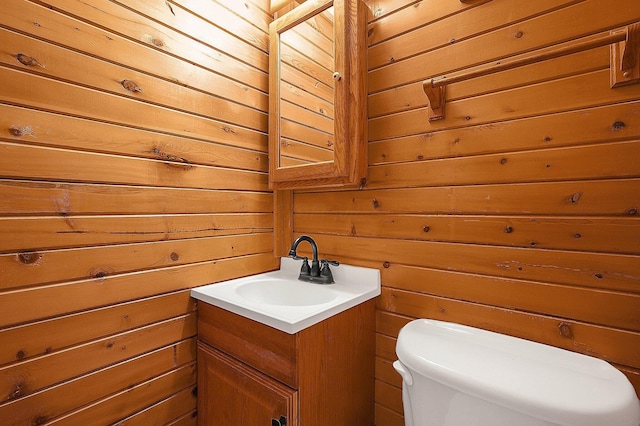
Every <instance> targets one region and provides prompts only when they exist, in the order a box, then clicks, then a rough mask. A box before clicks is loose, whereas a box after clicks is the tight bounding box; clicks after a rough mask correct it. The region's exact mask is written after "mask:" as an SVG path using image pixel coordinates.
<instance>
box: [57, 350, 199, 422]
mask: <svg viewBox="0 0 640 426" xmlns="http://www.w3.org/2000/svg"><path fill="white" fill-rule="evenodd" d="M195 385H196V364H195V363H193V364H191V365H187V366H184V367H179V368H177V369H175V370H174V371H171V372H168V373H165V374H163V375H161V376H158V377H155V378H153V379H151V380H149V381H147V382H145V383H141V384H138V385H136V386H135V387H132V388H130V389H126V390H123V391H121V392H120V393H118V394H116V395H113V396H111V397H109V398H108V399H105V400H102V401H99V402H98V403H96V404H93V405H90V406H88V407H84V408H81V409H79V410H77V411H75V412H73V413H71V414H69V415H66V416H65V417H62V418H59V419H55V420H53V421H52V422H51V424H54V425H70V426H72V425H78V424H86V425H89V424H92V423H93V422H94V421H95V419H100V422H107V423H113V422H117V421H118V420H120V419H121V418H122V417H128V416H130V415H132V414H133V413H135V412H137V411H139V410H141V409H143V408H145V407H148V406H149V405H152V404H155V403H157V402H158V401H159V400H161V399H163V398H164V397H165V396H166V395H170V394H173V393H176V392H178V391H180V390H182V389H185V388H189V389H190V390H191V389H193V388H194V387H195Z"/></svg>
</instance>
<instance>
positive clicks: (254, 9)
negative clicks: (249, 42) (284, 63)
mask: <svg viewBox="0 0 640 426" xmlns="http://www.w3.org/2000/svg"><path fill="white" fill-rule="evenodd" d="M189 1H190V2H191V3H189ZM177 2H179V3H180V4H182V5H183V6H185V7H188V8H189V9H191V10H192V11H196V9H195V7H196V6H197V5H195V4H194V3H198V4H201V3H200V2H198V1H197V0H177ZM216 3H218V4H220V5H222V6H224V7H225V8H227V9H228V10H230V11H232V12H234V13H235V14H236V15H238V16H242V17H244V18H245V20H246V21H247V22H249V23H250V24H251V25H254V26H255V27H257V28H259V29H261V30H262V31H264V33H265V34H267V33H268V32H269V24H270V23H271V22H273V16H272V15H271V13H270V12H267V10H268V9H269V6H268V4H267V2H266V0H261V1H257V2H251V1H245V2H242V3H240V2H238V1H237V0H216ZM210 8H211V7H208V8H207V10H209V9H210ZM198 11H199V14H200V15H201V16H206V17H207V18H208V19H209V20H210V21H212V22H214V20H213V18H212V17H209V16H208V15H206V14H205V13H204V11H202V12H201V11H200V9H198ZM216 15H217V14H216ZM223 22H226V21H224V20H223ZM214 23H215V24H217V22H214ZM222 26H223V25H222Z"/></svg>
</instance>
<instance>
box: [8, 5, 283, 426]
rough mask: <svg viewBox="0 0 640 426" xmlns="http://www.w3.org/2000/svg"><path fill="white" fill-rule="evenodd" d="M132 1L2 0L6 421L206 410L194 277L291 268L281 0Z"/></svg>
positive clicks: (175, 416) (172, 418) (159, 420)
mask: <svg viewBox="0 0 640 426" xmlns="http://www.w3.org/2000/svg"><path fill="white" fill-rule="evenodd" d="M134 3H135V4H133V3H131V2H124V1H123V2H120V1H113V2H107V3H105V2H100V1H93V0H90V1H88V2H86V1H85V2H80V1H72V2H69V1H58V0H51V1H48V0H46V1H38V0H9V1H7V2H5V3H3V13H2V15H1V16H0V198H1V199H2V203H0V419H2V420H1V421H0V422H1V423H2V424H8V425H24V424H43V423H47V424H60V425H62V424H69V425H77V424H86V425H90V424H96V425H97V424H127V425H136V424H140V425H142V424H144V425H148V424H175V425H195V423H196V416H197V414H196V371H195V370H196V363H195V361H196V351H195V336H196V303H195V301H194V300H193V299H191V297H190V295H189V293H190V289H191V288H192V287H194V286H199V285H205V284H210V283H215V282H218V281H222V280H226V279H231V278H236V277H240V276H245V275H249V274H255V273H260V272H265V271H268V270H273V269H275V268H276V267H277V260H276V259H275V258H274V256H273V194H272V193H271V192H270V191H269V190H268V186H267V175H266V172H267V161H268V159H267V152H266V151H267V98H268V94H267V87H268V75H267V71H268V70H267V69H268V53H267V41H268V33H267V29H268V24H269V22H270V21H271V20H272V18H271V16H270V15H269V14H268V13H266V12H265V11H264V10H266V8H267V4H266V1H264V0H256V1H253V2H245V3H243V4H240V3H238V2H234V1H229V0H220V1H217V2H215V1H214V2H208V3H207V4H206V5H205V4H204V3H202V2H199V1H192V0H172V1H170V2H165V1H154V0H142V1H139V2H134ZM262 3H264V4H262Z"/></svg>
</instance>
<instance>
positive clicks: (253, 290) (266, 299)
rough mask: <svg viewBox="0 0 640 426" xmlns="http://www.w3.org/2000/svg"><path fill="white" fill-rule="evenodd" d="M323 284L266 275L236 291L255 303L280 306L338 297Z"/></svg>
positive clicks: (314, 303)
mask: <svg viewBox="0 0 640 426" xmlns="http://www.w3.org/2000/svg"><path fill="white" fill-rule="evenodd" d="M321 286H322V284H311V283H306V282H302V281H297V280H296V281H293V280H283V279H281V278H275V277H266V278H262V279H255V280H252V281H249V282H246V283H244V284H240V285H239V286H237V287H236V293H237V294H238V296H240V297H242V298H244V299H246V300H248V301H250V302H253V303H260V304H265V305H279V306H313V305H322V304H324V303H329V302H331V301H332V300H335V299H336V297H338V296H337V294H336V292H334V291H327V289H326V288H323V287H321Z"/></svg>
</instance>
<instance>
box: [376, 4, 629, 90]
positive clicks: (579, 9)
mask: <svg viewBox="0 0 640 426" xmlns="http://www.w3.org/2000/svg"><path fill="white" fill-rule="evenodd" d="M607 4H608V3H607V0H586V1H582V2H579V3H576V4H574V5H571V6H569V7H565V8H563V9H560V10H556V11H554V12H552V13H548V14H544V15H541V16H536V17H533V18H532V19H529V20H526V21H523V22H518V23H515V24H512V25H508V26H505V27H500V28H498V29H496V30H494V31H491V32H488V33H485V34H482V35H480V36H477V37H473V38H471V39H469V40H463V41H460V42H457V43H454V44H452V45H447V46H446V47H445V48H442V49H436V50H433V51H429V52H426V53H422V54H418V55H415V56H412V57H411V58H409V59H406V60H403V61H400V62H398V63H395V64H393V65H390V66H387V67H383V68H379V69H377V70H374V71H372V72H370V73H369V93H376V92H379V91H381V90H385V89H388V88H391V87H395V86H398V85H401V84H407V83H408V82H415V81H419V80H424V79H427V78H431V77H438V76H441V75H445V74H448V73H451V72H452V71H456V70H461V69H465V68H469V67H472V66H475V65H479V64H482V63H489V62H494V61H498V60H501V59H503V58H506V57H509V56H513V55H516V54H520V53H524V52H529V51H532V50H535V49H539V48H542V47H547V46H550V45H553V44H557V43H561V42H565V41H569V40H573V39H576V38H579V37H585V36H588V35H591V34H595V33H598V32H602V31H608V30H610V29H614V28H616V27H619V26H621V25H624V23H627V22H628V23H632V22H634V21H636V20H637V17H638V16H640V4H638V3H637V2H636V1H635V0H620V1H619V2H618V3H616V8H610V7H607ZM585 16H597V17H598V20H597V24H595V25H594V23H593V21H591V20H589V19H584V17H585ZM596 25H597V26H596ZM549 28H553V31H549V30H548V29H549ZM516 35H518V36H516ZM607 87H608V85H607Z"/></svg>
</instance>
